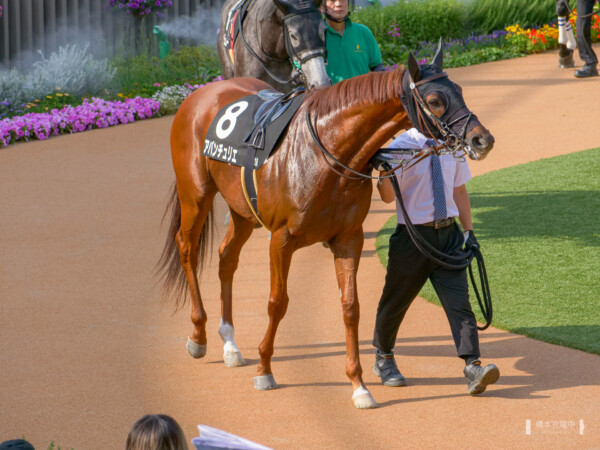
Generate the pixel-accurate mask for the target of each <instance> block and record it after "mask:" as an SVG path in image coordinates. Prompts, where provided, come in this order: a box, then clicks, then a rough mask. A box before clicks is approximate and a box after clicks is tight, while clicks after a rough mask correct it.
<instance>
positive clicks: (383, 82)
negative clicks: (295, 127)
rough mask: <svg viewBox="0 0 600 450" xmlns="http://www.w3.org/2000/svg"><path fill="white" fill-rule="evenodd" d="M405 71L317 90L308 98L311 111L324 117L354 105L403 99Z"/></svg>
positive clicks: (342, 82)
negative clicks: (401, 97) (401, 96)
mask: <svg viewBox="0 0 600 450" xmlns="http://www.w3.org/2000/svg"><path fill="white" fill-rule="evenodd" d="M404 70H405V69H404V67H403V66H401V67H400V68H398V69H396V70H392V71H389V72H370V73H367V74H365V75H360V76H358V77H353V78H349V79H347V80H344V81H341V82H339V83H337V84H334V85H333V86H330V87H326V88H322V89H314V90H312V91H310V92H309V93H308V94H307V96H306V102H308V105H309V107H310V108H311V110H313V111H315V112H316V114H317V115H319V116H323V115H326V114H329V113H330V112H332V111H337V110H339V109H340V108H342V107H348V106H352V105H355V104H374V103H384V102H386V101H388V100H390V99H392V98H397V99H399V98H400V94H401V92H402V86H401V84H402V76H403V75H404Z"/></svg>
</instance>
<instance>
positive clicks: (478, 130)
mask: <svg viewBox="0 0 600 450" xmlns="http://www.w3.org/2000/svg"><path fill="white" fill-rule="evenodd" d="M466 141H467V143H468V144H469V146H470V147H471V150H472V152H471V153H470V154H469V156H470V157H471V159H474V160H476V161H480V160H482V159H485V157H486V156H487V155H488V153H489V152H490V151H491V150H492V148H494V142H495V139H494V136H492V134H491V133H490V132H489V131H488V130H487V129H486V128H485V127H484V126H482V125H477V126H475V127H473V129H472V130H471V131H470V132H469V133H468V134H467V137H466Z"/></svg>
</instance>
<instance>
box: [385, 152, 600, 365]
mask: <svg viewBox="0 0 600 450" xmlns="http://www.w3.org/2000/svg"><path fill="white" fill-rule="evenodd" d="M475 164H476V163H475ZM599 173H600V148H599V149H592V150H587V151H584V152H579V153H574V154H570V155H565V156H558V157H555V158H550V159H544V160H541V161H536V162H533V163H529V164H525V165H521V166H516V167H511V168H508V169H503V170H498V171H495V172H491V173H488V174H485V175H482V176H479V177H476V178H474V179H473V180H472V181H470V182H469V183H468V188H469V192H470V194H471V203H472V208H473V221H474V229H475V233H476V235H477V238H478V240H479V242H480V244H481V247H482V253H483V255H484V258H485V263H486V267H487V270H488V277H489V281H490V289H491V293H492V299H493V304H494V321H493V325H494V326H496V327H498V328H502V329H505V330H509V331H512V332H515V333H519V334H523V335H526V336H529V337H532V338H535V339H539V340H542V341H546V342H551V343H554V344H559V345H564V346H567V347H571V348H576V349H580V350H584V351H587V352H590V353H596V354H600V277H599V275H598V269H599V267H598V265H599V263H600V226H599V223H598V221H599V220H600V177H599V175H598V174H599ZM395 219H396V218H395V216H393V217H392V218H390V220H388V222H386V224H385V225H384V227H383V228H382V229H381V230H380V232H379V234H378V236H377V241H376V247H377V253H378V255H379V258H380V259H381V261H382V263H383V264H384V265H387V249H388V241H389V236H390V234H391V233H392V232H393V230H394V228H395ZM420 295H421V296H423V297H424V298H426V299H427V300H429V301H432V302H433V303H438V304H439V302H438V300H437V297H436V295H435V293H434V291H433V288H432V286H431V285H430V283H429V282H428V283H427V285H426V286H425V287H424V289H423V291H422V292H421V294H420ZM471 303H472V305H473V309H474V311H475V312H476V315H477V318H478V320H479V321H482V317H481V314H480V312H479V306H478V305H477V303H476V299H475V298H474V297H473V298H471Z"/></svg>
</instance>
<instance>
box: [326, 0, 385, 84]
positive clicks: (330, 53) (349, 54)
mask: <svg viewBox="0 0 600 450" xmlns="http://www.w3.org/2000/svg"><path fill="white" fill-rule="evenodd" d="M321 8H322V11H323V13H324V14H325V22H326V24H327V31H326V33H327V39H326V45H327V75H329V78H331V81H332V83H333V84H335V83H338V82H340V81H342V80H345V79H347V78H352V77H355V76H358V75H363V74H365V73H369V71H375V72H379V71H383V70H385V67H384V66H383V64H382V61H381V52H380V51H379V45H377V41H376V40H375V37H374V36H373V33H372V32H371V30H369V28H368V27H366V26H365V25H362V24H360V23H354V22H352V20H350V10H349V6H348V0H325V1H324V3H323V5H322V7H321Z"/></svg>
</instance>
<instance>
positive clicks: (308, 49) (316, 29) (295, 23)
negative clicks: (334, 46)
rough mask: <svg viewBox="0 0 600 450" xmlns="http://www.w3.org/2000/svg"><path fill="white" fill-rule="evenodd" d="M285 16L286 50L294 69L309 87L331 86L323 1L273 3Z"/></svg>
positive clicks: (285, 0)
mask: <svg viewBox="0 0 600 450" xmlns="http://www.w3.org/2000/svg"><path fill="white" fill-rule="evenodd" d="M273 1H274V3H275V5H276V6H277V8H278V9H279V10H280V11H281V13H282V14H283V37H284V39H285V48H286V50H287V53H288V55H289V56H290V58H291V59H292V61H293V63H294V66H296V68H299V69H300V71H301V72H302V74H303V75H304V77H305V78H306V86H307V87H308V88H309V89H312V88H314V87H324V86H330V85H331V80H330V79H329V76H328V75H327V71H326V70H325V54H326V48H325V30H326V25H325V23H324V22H323V18H322V16H321V11H320V10H319V6H320V4H321V0H273Z"/></svg>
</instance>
